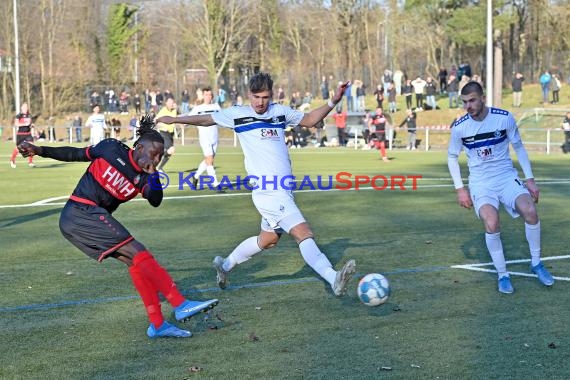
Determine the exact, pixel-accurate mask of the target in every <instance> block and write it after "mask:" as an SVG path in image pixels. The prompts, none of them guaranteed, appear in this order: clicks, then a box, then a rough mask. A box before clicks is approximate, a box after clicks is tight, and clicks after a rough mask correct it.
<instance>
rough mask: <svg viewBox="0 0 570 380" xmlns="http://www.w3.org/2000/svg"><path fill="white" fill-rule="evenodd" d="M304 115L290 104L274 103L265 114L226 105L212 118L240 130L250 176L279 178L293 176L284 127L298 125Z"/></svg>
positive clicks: (219, 123) (239, 136)
mask: <svg viewBox="0 0 570 380" xmlns="http://www.w3.org/2000/svg"><path fill="white" fill-rule="evenodd" d="M304 115H305V113H304V112H301V111H297V110H294V109H292V108H291V107H288V106H284V105H281V104H278V103H271V104H270V105H269V106H268V108H267V111H266V112H265V113H263V114H258V113H256V112H255V111H254V110H253V108H252V107H251V106H249V105H243V106H233V107H229V108H224V109H222V110H221V111H220V112H216V113H213V114H212V118H213V119H214V122H215V123H216V124H218V125H219V126H220V127H224V128H231V129H233V130H234V131H235V132H236V133H237V136H238V138H239V142H240V144H241V146H242V149H243V153H244V156H245V170H246V171H247V174H248V175H250V176H256V177H257V178H260V179H262V178H264V179H266V180H271V179H273V178H276V179H277V181H280V180H281V179H282V178H283V177H286V176H291V175H292V170H291V160H290V158H289V151H288V148H287V145H286V143H285V128H286V127H287V126H288V125H298V124H299V123H300V122H301V119H303V116H304Z"/></svg>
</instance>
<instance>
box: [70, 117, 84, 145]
mask: <svg viewBox="0 0 570 380" xmlns="http://www.w3.org/2000/svg"><path fill="white" fill-rule="evenodd" d="M82 123H83V120H81V116H79V115H75V117H74V118H73V123H72V127H73V129H75V142H82V141H83V137H82V133H81V132H82Z"/></svg>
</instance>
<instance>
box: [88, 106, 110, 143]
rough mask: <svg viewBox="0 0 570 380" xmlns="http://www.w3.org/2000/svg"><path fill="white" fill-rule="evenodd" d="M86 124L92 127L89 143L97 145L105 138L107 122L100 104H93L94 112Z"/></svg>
mask: <svg viewBox="0 0 570 380" xmlns="http://www.w3.org/2000/svg"><path fill="white" fill-rule="evenodd" d="M85 126H86V127H88V128H91V133H90V134H89V144H91V145H96V144H98V143H100V142H101V141H102V140H103V139H104V138H105V131H106V130H107V123H106V122H105V116H104V115H103V114H102V113H101V107H100V106H99V104H95V105H94V106H93V113H92V114H91V115H90V116H89V118H88V119H87V121H86V122H85Z"/></svg>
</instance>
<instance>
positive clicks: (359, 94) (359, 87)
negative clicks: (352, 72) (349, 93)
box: [354, 79, 366, 112]
mask: <svg viewBox="0 0 570 380" xmlns="http://www.w3.org/2000/svg"><path fill="white" fill-rule="evenodd" d="M354 82H355V84H356V104H357V107H356V110H357V111H358V112H364V109H365V108H366V88H365V86H364V83H362V81H360V80H358V79H357V80H355V81H354Z"/></svg>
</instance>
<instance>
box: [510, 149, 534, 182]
mask: <svg viewBox="0 0 570 380" xmlns="http://www.w3.org/2000/svg"><path fill="white" fill-rule="evenodd" d="M513 148H514V150H515V153H516V154H517V158H518V160H519V165H520V166H521V169H522V171H523V173H524V177H525V179H529V178H534V174H532V167H531V165H530V159H529V158H528V154H527V152H526V149H525V147H524V145H523V143H522V141H520V140H519V141H518V142H516V143H513Z"/></svg>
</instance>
